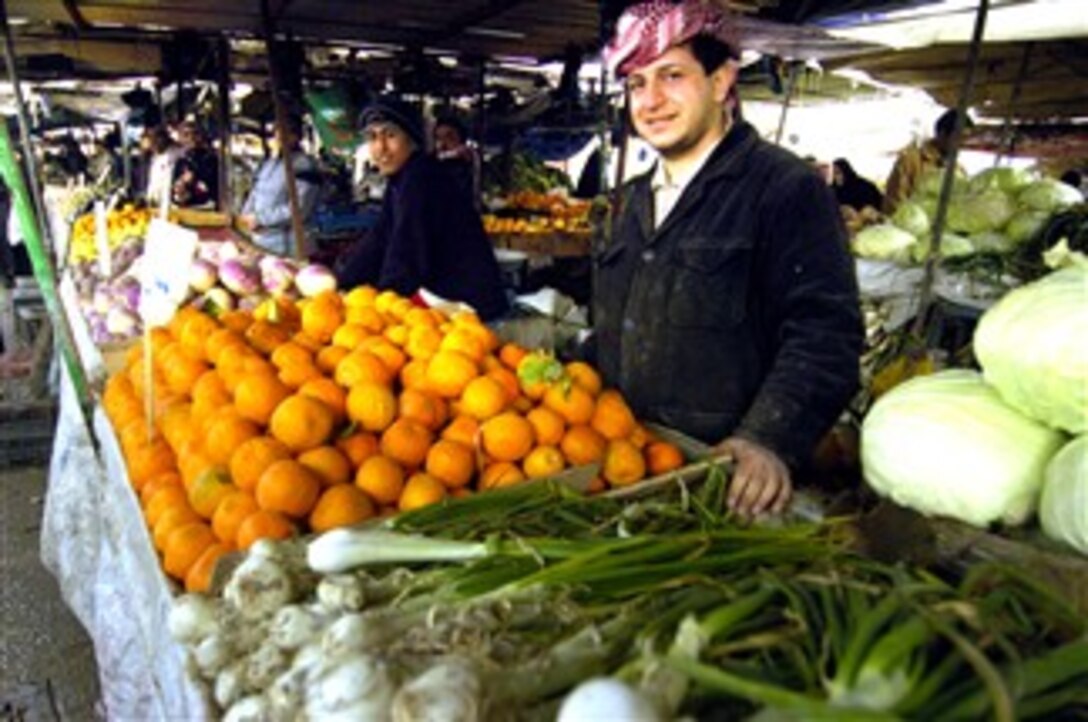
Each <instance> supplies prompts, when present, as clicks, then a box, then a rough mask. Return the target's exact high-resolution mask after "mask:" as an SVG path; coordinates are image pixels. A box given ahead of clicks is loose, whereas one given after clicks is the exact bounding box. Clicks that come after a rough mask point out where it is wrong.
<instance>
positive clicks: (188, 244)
mask: <svg viewBox="0 0 1088 722" xmlns="http://www.w3.org/2000/svg"><path fill="white" fill-rule="evenodd" d="M197 238H198V237H197V233H196V231H192V230H189V229H187V228H182V227H181V226H179V225H177V224H176V223H170V222H169V221H164V220H162V219H161V218H153V219H152V220H151V225H150V227H149V228H148V232H147V240H146V241H145V242H144V257H143V266H142V269H141V271H142V273H141V276H142V277H141V279H140V282H141V287H140V317H141V318H142V319H143V322H144V326H145V327H148V328H150V327H154V326H165V325H166V324H167V323H169V322H170V319H171V318H173V316H174V314H175V313H176V312H177V310H178V306H179V305H181V302H182V301H184V300H185V296H186V295H187V294H188V292H189V269H190V267H191V266H192V263H193V254H194V253H195V252H196V245H197Z"/></svg>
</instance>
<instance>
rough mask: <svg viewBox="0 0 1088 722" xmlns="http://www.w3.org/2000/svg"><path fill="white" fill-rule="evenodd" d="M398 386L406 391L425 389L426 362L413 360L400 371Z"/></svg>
mask: <svg viewBox="0 0 1088 722" xmlns="http://www.w3.org/2000/svg"><path fill="white" fill-rule="evenodd" d="M400 385H401V386H403V387H404V388H406V389H420V390H426V389H427V362H426V361H424V360H422V359H414V360H412V361H409V362H408V363H406V364H404V368H402V369H401V370H400Z"/></svg>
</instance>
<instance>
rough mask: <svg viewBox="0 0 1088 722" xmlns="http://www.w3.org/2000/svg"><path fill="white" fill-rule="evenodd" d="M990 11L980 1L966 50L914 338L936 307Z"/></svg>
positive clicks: (923, 278)
mask: <svg viewBox="0 0 1088 722" xmlns="http://www.w3.org/2000/svg"><path fill="white" fill-rule="evenodd" d="M989 10H990V0H979V4H978V12H977V13H976V15H975V29H974V32H973V33H972V35H971V46H970V48H969V49H968V51H967V74H966V75H965V76H964V78H963V87H962V88H961V89H960V97H959V101H958V102H957V103H956V124H955V127H954V129H953V131H952V139H951V144H952V147H951V149H950V150H949V152H948V157H947V158H945V168H944V177H943V178H942V180H941V194H940V196H939V197H938V200H937V215H936V217H935V218H934V219H933V228H932V229H931V235H930V242H929V249H928V250H927V251H926V260H925V275H923V276H922V287H921V300H920V302H919V305H918V316H917V317H916V318H915V319H914V327H913V329H912V330H913V331H914V335H915V336H916V337H921V335H922V331H924V330H925V325H926V319H927V318H928V317H929V307H930V306H931V305H933V280H934V278H935V276H936V273H937V263H939V262H940V260H941V236H943V235H944V223H945V220H946V219H947V218H948V201H949V199H950V198H951V197H952V184H953V182H954V181H955V179H956V160H957V159H958V158H959V152H960V141H961V140H962V138H963V126H964V123H963V121H964V118H966V117H967V106H968V105H970V103H971V95H972V94H973V93H974V90H975V71H976V70H977V69H978V57H979V54H980V53H981V52H982V36H983V34H984V33H985V31H986V15H987V14H988V13H989Z"/></svg>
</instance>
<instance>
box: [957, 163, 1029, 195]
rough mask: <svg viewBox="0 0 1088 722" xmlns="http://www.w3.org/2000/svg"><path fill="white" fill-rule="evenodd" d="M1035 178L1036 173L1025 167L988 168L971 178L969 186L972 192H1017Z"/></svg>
mask: <svg viewBox="0 0 1088 722" xmlns="http://www.w3.org/2000/svg"><path fill="white" fill-rule="evenodd" d="M1034 180H1035V174H1033V173H1032V172H1031V171H1029V170H1027V169H1024V168H987V169H986V170H984V171H982V172H981V173H979V174H978V175H976V176H974V177H973V178H971V180H970V181H969V182H968V184H967V187H968V189H970V191H971V192H972V193H980V192H982V191H986V190H998V191H1004V192H1005V193H1014V194H1015V193H1016V192H1018V191H1019V190H1020V189H1021V188H1024V187H1025V186H1028V185H1030V184H1031V183H1032V181H1034Z"/></svg>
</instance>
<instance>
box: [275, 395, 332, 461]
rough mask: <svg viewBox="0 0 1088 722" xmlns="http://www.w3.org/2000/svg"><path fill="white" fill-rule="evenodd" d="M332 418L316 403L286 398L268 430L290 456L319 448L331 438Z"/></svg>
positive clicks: (301, 398)
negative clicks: (285, 447)
mask: <svg viewBox="0 0 1088 722" xmlns="http://www.w3.org/2000/svg"><path fill="white" fill-rule="evenodd" d="M335 421H336V416H335V414H334V413H333V411H332V410H331V409H330V408H329V407H328V406H326V405H325V404H323V403H321V402H320V401H318V400H317V399H312V398H310V397H309V396H300V395H298V394H295V395H294V396H288V397H287V398H286V399H284V400H283V402H282V403H281V404H280V405H279V406H277V407H276V410H275V411H274V412H272V420H271V421H270V423H269V426H268V429H269V431H270V432H271V433H272V436H274V437H275V438H277V439H279V440H280V441H282V442H283V443H284V444H285V445H286V446H287V448H288V449H291V450H292V451H294V452H300V451H307V450H309V449H314V448H317V447H318V446H321V445H322V444H324V443H325V442H326V441H328V440H329V437H330V436H331V435H332V430H333V426H334V424H335Z"/></svg>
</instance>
